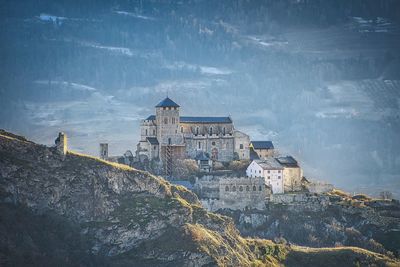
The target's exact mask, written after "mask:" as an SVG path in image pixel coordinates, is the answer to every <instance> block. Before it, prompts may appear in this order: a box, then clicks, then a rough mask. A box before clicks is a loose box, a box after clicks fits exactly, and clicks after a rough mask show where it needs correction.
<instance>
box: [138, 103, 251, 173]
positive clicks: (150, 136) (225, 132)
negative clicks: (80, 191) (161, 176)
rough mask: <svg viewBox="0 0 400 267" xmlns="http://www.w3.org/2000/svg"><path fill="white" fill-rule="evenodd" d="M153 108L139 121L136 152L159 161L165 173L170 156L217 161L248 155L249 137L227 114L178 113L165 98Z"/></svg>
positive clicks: (176, 107)
mask: <svg viewBox="0 0 400 267" xmlns="http://www.w3.org/2000/svg"><path fill="white" fill-rule="evenodd" d="M155 108H156V110H155V111H156V113H155V115H150V116H148V117H147V118H146V119H145V120H143V121H142V123H141V126H140V128H141V129H140V133H141V136H140V141H139V144H138V146H137V154H138V156H139V157H146V158H147V159H148V160H152V159H159V160H161V161H162V162H163V164H164V166H165V168H166V173H167V174H168V172H169V171H170V170H169V168H170V167H171V165H172V161H173V159H179V158H191V159H196V157H198V156H199V154H201V153H206V155H207V157H209V158H210V159H211V160H214V161H220V162H229V161H232V160H234V159H249V158H250V152H249V145H250V138H249V136H248V135H246V134H245V133H242V132H240V131H238V130H236V129H235V127H234V125H233V121H232V119H231V117H188V116H181V114H180V106H179V105H178V104H177V103H175V102H174V101H173V100H171V99H170V98H168V97H167V98H165V99H164V100H162V101H161V102H160V103H159V104H158V105H156V107H155ZM202 156H204V154H203V155H202Z"/></svg>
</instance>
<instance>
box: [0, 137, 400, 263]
mask: <svg viewBox="0 0 400 267" xmlns="http://www.w3.org/2000/svg"><path fill="white" fill-rule="evenodd" d="M0 144H3V147H8V148H11V149H12V147H13V146H14V145H18V146H26V147H29V148H33V149H35V148H38V147H41V148H43V146H38V145H36V144H33V143H31V142H27V141H25V140H23V139H21V138H16V137H15V136H12V135H9V134H7V133H5V132H0ZM0 148H1V146H0ZM0 152H1V157H5V156H6V155H7V154H9V153H8V151H7V150H5V149H3V151H0ZM13 156H15V155H13ZM22 156H24V155H22ZM8 159H9V158H8ZM1 160H5V158H3V159H1ZM15 160H16V162H17V164H19V165H21V164H22V163H21V162H23V163H24V164H27V163H26V162H24V161H23V159H15ZM66 162H67V164H73V165H72V166H74V169H78V170H79V167H82V166H86V167H88V166H90V168H93V169H96V168H105V167H106V168H107V169H108V170H109V171H115V172H124V173H126V174H127V176H129V175H130V174H132V175H141V176H142V178H143V179H147V180H146V185H147V184H156V185H157V186H158V187H159V188H161V189H162V190H161V191H162V192H159V194H162V195H164V197H159V196H156V195H154V194H137V193H132V196H130V195H129V194H121V195H118V198H119V200H120V201H121V205H120V206H119V208H118V209H116V210H115V211H114V212H115V213H116V214H117V215H118V218H122V219H123V220H122V221H121V222H120V223H123V224H129V223H135V224H139V225H143V226H146V225H147V224H148V223H149V222H151V220H152V219H153V218H154V217H153V216H160V215H161V216H165V218H161V219H163V220H167V219H168V218H169V214H168V212H169V211H171V210H173V211H174V214H175V215H177V218H178V220H179V222H177V223H176V226H174V222H173V221H172V223H171V224H169V225H168V229H167V230H166V231H164V232H163V234H162V235H160V236H158V237H156V238H153V239H149V240H146V241H144V242H142V243H141V244H140V245H139V246H138V247H137V248H135V249H132V250H130V251H128V252H126V253H123V254H119V255H116V256H113V257H111V258H110V261H111V264H112V265H114V266H124V265H129V264H131V263H132V262H135V261H136V260H140V262H141V263H142V264H143V265H146V264H147V265H148V266H154V265H164V266H168V265H171V266H177V265H181V264H188V262H190V260H192V263H195V262H202V263H204V264H210V265H220V266H226V265H234V266H264V265H268V266H279V265H282V264H284V265H288V266H335V267H336V266H338V262H340V263H342V264H341V265H340V266H352V265H354V266H357V264H358V263H360V264H361V265H362V266H365V265H370V264H376V265H378V266H396V264H397V265H399V262H396V261H394V260H393V259H390V258H388V257H386V256H383V255H380V254H376V253H371V252H369V251H366V250H362V249H358V248H350V247H347V248H334V249H309V248H302V247H288V246H284V245H280V244H275V243H273V242H271V241H269V240H254V239H244V238H242V237H241V236H240V235H239V233H238V231H237V229H236V228H235V226H234V225H233V222H232V220H231V219H229V218H227V217H224V216H220V215H216V214H214V213H209V212H207V211H205V210H204V209H203V208H202V207H200V206H199V203H198V200H197V198H196V197H195V196H194V195H193V194H192V193H191V192H189V191H187V190H186V189H184V188H182V187H175V186H172V185H171V184H169V183H168V182H167V181H165V180H164V179H162V178H160V177H155V176H152V175H150V174H148V173H145V172H139V171H137V170H134V169H132V168H128V167H126V166H121V165H117V164H113V163H109V162H106V161H102V160H99V159H97V158H93V157H89V156H85V155H79V154H76V153H69V154H68V155H67V159H66ZM28 166H29V164H28V165H27V166H26V167H28ZM143 209H145V210H147V211H148V212H146V213H145V216H138V214H139V211H141V210H143ZM159 219H160V218H159ZM180 220H183V222H184V223H183V224H179V223H181V221H180ZM93 223H97V222H93ZM99 223H100V225H97V226H99V227H101V224H102V223H104V224H107V222H106V221H103V222H99ZM32 231H40V230H38V229H32ZM55 238H56V239H57V237H55ZM36 247H38V248H37V249H38V250H41V249H42V247H41V246H40V245H39V246H36ZM67 249H68V248H67ZM187 252H190V253H191V254H190V255H191V256H190V257H191V258H190V259H189V261H188V259H187V258H182V259H180V260H181V261H179V260H178V262H177V261H175V262H169V261H168V258H169V257H170V256H171V255H174V254H177V253H183V254H185V253H187ZM5 256H7V255H5ZM343 263H344V264H343Z"/></svg>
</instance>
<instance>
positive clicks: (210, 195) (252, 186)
mask: <svg viewBox="0 0 400 267" xmlns="http://www.w3.org/2000/svg"><path fill="white" fill-rule="evenodd" d="M195 192H196V193H197V194H198V195H199V196H200V199H201V202H202V204H203V206H204V207H205V208H207V209H208V210H210V211H216V210H218V209H223V208H227V209H233V210H244V209H246V208H249V209H260V210H262V209H264V208H265V200H266V197H267V195H268V188H267V187H266V186H265V184H264V180H263V179H262V178H260V177H253V178H252V177H228V176H221V177H215V176H212V175H208V176H204V177H202V178H200V179H198V180H197V181H196V184H195Z"/></svg>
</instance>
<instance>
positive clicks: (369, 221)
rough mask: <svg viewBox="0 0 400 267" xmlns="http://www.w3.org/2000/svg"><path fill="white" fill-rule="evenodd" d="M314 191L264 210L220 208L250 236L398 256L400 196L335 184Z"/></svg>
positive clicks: (242, 232) (399, 244)
mask: <svg viewBox="0 0 400 267" xmlns="http://www.w3.org/2000/svg"><path fill="white" fill-rule="evenodd" d="M310 195H311V196H310V197H308V201H303V202H291V203H290V202H289V203H268V204H267V205H266V209H265V210H245V211H238V210H236V211H233V210H227V209H226V210H219V211H218V213H221V214H223V215H228V216H229V217H232V218H233V219H234V221H235V225H236V227H237V228H238V229H239V231H240V233H241V234H242V235H244V236H247V237H257V238H267V239H274V238H277V239H278V240H280V241H281V242H285V241H286V242H289V243H293V244H298V245H302V246H310V247H333V246H356V247H361V248H365V249H368V250H371V251H374V252H378V253H382V254H388V255H392V254H394V255H395V256H397V257H398V256H399V253H400V203H399V201H398V200H383V199H373V198H370V197H368V196H366V195H355V196H350V195H348V194H346V193H344V192H342V191H340V190H336V189H335V190H332V191H331V192H328V193H327V194H324V195H312V194H310ZM287 196H288V197H291V196H296V194H292V195H291V194H288V195H287ZM321 200H324V201H321Z"/></svg>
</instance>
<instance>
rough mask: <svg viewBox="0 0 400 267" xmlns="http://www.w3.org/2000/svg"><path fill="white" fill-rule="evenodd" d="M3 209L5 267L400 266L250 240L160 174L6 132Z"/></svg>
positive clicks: (0, 156)
mask: <svg viewBox="0 0 400 267" xmlns="http://www.w3.org/2000/svg"><path fill="white" fill-rule="evenodd" d="M0 211H1V214H2V215H1V218H0V265H2V266H16V265H41V266H43V265H57V264H62V265H63V266H79V265H80V266H214V265H221V266H226V265H229V266H250V265H279V264H285V265H288V266H291V265H293V266H307V262H309V261H310V260H311V261H314V262H315V263H317V262H318V261H319V259H320V258H321V257H322V258H323V257H324V255H326V256H327V257H328V258H329V257H332V256H333V257H334V258H337V259H341V260H343V262H347V263H350V264H356V263H361V264H372V263H373V264H379V265H393V266H395V265H396V264H398V262H397V261H396V260H395V259H392V258H389V257H387V256H383V255H380V254H376V253H371V252H369V251H366V250H359V249H358V250H357V249H354V248H346V249H336V250H329V251H326V250H313V251H312V252H308V251H307V250H305V248H301V247H287V246H284V245H279V244H275V243H272V242H271V241H268V240H253V239H244V238H242V237H241V236H240V235H239V232H238V231H237V229H236V228H235V226H234V224H233V221H232V220H231V219H229V218H227V217H224V216H220V215H216V214H213V213H208V212H207V211H205V210H204V209H203V208H202V207H201V206H200V203H199V201H198V199H197V197H196V196H195V195H194V194H193V193H191V192H190V191H187V190H185V189H184V188H182V187H176V186H172V185H170V184H169V183H168V182H166V181H165V180H163V179H162V178H160V177H155V176H152V175H150V174H148V173H146V172H141V171H137V170H135V169H131V168H129V167H125V166H123V165H116V164H112V163H109V162H105V161H101V160H99V159H97V158H92V157H89V156H85V155H79V154H76V153H72V152H69V153H68V154H67V155H65V156H64V155H61V154H60V153H59V152H58V151H57V150H56V149H55V148H49V147H46V146H42V145H37V144H34V143H32V142H30V141H27V140H26V139H24V138H22V137H19V136H16V135H13V134H10V133H7V132H4V131H1V132H0ZM329 255H330V256H329ZM344 255H346V256H344ZM331 263H332V265H334V264H336V263H335V261H333V260H332V262H331ZM329 265H330V263H328V264H326V265H325V266H329Z"/></svg>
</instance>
